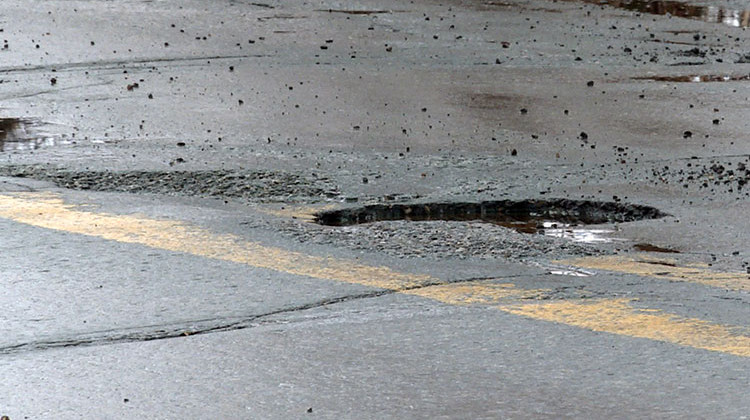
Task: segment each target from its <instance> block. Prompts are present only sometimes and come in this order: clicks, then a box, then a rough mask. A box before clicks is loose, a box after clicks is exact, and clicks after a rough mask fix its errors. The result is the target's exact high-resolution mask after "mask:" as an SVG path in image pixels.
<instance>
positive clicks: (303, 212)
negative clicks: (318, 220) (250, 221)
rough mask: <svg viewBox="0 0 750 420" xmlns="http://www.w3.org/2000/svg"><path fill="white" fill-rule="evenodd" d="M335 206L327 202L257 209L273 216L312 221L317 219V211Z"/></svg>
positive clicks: (331, 208)
mask: <svg viewBox="0 0 750 420" xmlns="http://www.w3.org/2000/svg"><path fill="white" fill-rule="evenodd" d="M335 208H336V206H335V205H332V204H327V205H324V206H284V207H283V208H273V207H258V208H257V210H258V211H260V212H261V213H265V214H270V215H272V216H277V217H284V218H291V219H297V220H301V221H305V222H312V221H314V220H315V215H316V214H317V213H320V212H322V211H327V210H333V209H335Z"/></svg>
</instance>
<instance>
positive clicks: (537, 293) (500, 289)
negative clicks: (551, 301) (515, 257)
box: [401, 280, 550, 305]
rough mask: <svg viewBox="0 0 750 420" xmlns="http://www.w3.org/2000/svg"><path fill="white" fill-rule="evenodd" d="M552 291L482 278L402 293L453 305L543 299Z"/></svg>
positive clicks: (492, 303)
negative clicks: (522, 287) (525, 287)
mask: <svg viewBox="0 0 750 420" xmlns="http://www.w3.org/2000/svg"><path fill="white" fill-rule="evenodd" d="M549 292H550V291H549V290H544V289H520V288H517V287H516V286H515V285H514V284H511V283H501V284H498V283H493V282H492V281H491V280H482V281H476V282H467V283H452V284H440V285H436V286H429V287H422V288H419V289H412V290H405V291H403V292H401V293H404V294H409V295H414V296H421V297H425V298H429V299H433V300H437V301H440V302H443V303H449V304H451V305H470V304H482V305H494V304H501V303H510V302H517V301H518V300H525V299H542V298H543V297H544V296H546V295H547V294H548V293H549Z"/></svg>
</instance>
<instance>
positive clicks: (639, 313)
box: [403, 281, 750, 357]
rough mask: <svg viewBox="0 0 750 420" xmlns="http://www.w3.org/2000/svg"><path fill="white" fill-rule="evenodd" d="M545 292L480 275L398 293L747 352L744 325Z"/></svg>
mask: <svg viewBox="0 0 750 420" xmlns="http://www.w3.org/2000/svg"><path fill="white" fill-rule="evenodd" d="M549 292H550V291H549V290H545V289H534V290H531V289H528V290H526V289H519V288H516V287H515V285H513V284H492V283H491V282H489V281H480V282H469V283H454V284H447V285H439V286H430V287H424V288H420V289H415V290H409V291H406V292H403V293H408V294H411V295H416V296H422V297H425V298H429V299H433V300H437V301H440V302H443V303H447V304H450V305H473V304H480V305H490V306H493V307H495V308H497V309H499V310H501V311H504V312H508V313H511V314H514V315H521V316H525V317H528V318H533V319H538V320H542V321H548V322H556V323H560V324H565V325H571V326H575V327H579V328H585V329H588V330H592V331H600V332H606V333H610V334H617V335H623V336H628V337H638V338H647V339H650V340H656V341H663V342H667V343H672V344H678V345H682V346H687V347H694V348H698V349H703V350H711V351H718V352H722V353H727V354H732V355H735V356H743V357H750V335H749V334H748V329H747V328H745V327H739V326H730V325H720V324H715V323H710V322H707V321H704V320H700V319H695V318H685V317H680V316H677V315H673V314H667V313H663V312H661V311H660V310H658V309H640V308H634V307H632V306H630V305H628V302H629V301H628V300H625V299H597V300H586V301H582V300H554V301H552V300H546V299H547V298H549ZM525 300H535V301H536V302H539V301H540V300H543V302H544V303H519V301H521V302H522V301H525Z"/></svg>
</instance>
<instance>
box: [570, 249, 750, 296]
mask: <svg viewBox="0 0 750 420" xmlns="http://www.w3.org/2000/svg"><path fill="white" fill-rule="evenodd" d="M556 263H559V264H566V265H572V266H575V267H580V268H587V269H594V270H606V271H615V272H618V273H628V274H636V275H639V276H648V277H656V278H663V279H668V280H674V281H685V282H692V283H700V284H705V285H707V286H712V287H719V288H722V289H729V290H743V291H750V274H747V273H741V272H719V271H713V270H710V269H707V267H706V266H704V265H700V264H690V265H679V264H678V263H677V262H676V261H675V260H671V259H657V258H653V257H651V256H649V255H637V256H634V257H633V256H628V257H626V256H620V255H610V256H602V257H585V258H577V259H573V260H566V261H556Z"/></svg>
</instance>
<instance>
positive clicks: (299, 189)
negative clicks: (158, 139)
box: [0, 165, 338, 202]
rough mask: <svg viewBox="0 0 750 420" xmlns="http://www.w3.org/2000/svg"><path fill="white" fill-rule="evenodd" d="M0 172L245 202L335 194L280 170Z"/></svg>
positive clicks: (315, 180)
mask: <svg viewBox="0 0 750 420" xmlns="http://www.w3.org/2000/svg"><path fill="white" fill-rule="evenodd" d="M0 175H2V176H11V177H19V178H31V179H36V180H40V181H50V182H53V183H54V184H55V185H57V186H59V187H62V188H70V189H75V190H93V191H106V192H126V193H149V194H166V195H183V196H201V197H214V198H232V199H240V200H243V201H248V202H314V201H320V200H322V199H325V198H328V197H333V196H337V195H338V190H337V189H336V187H335V186H333V185H332V184H331V182H330V181H329V180H328V179H327V178H321V177H318V176H314V175H301V174H293V173H288V172H280V171H249V170H238V171H231V170H210V171H123V172H114V171H70V170H63V169H54V168H48V167H43V166H36V165H29V166H6V167H2V168H0Z"/></svg>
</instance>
